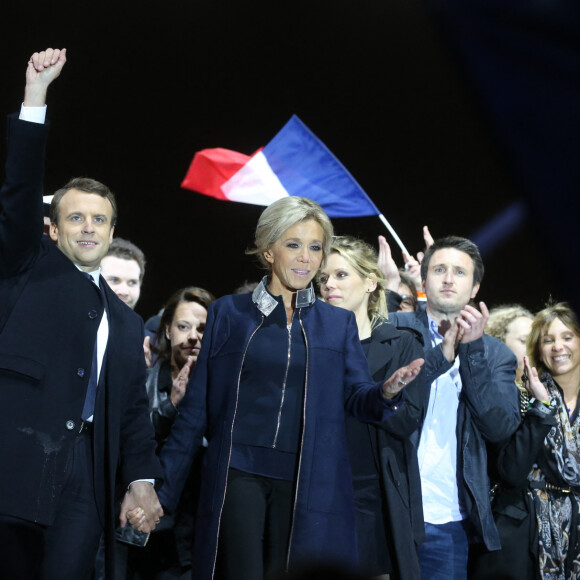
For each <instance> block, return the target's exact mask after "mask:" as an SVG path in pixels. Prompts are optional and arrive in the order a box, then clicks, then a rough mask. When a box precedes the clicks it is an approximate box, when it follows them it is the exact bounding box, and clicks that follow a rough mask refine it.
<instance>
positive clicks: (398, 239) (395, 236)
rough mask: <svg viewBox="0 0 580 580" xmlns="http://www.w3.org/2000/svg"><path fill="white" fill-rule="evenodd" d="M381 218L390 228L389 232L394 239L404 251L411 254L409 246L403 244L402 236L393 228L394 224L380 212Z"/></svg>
mask: <svg viewBox="0 0 580 580" xmlns="http://www.w3.org/2000/svg"><path fill="white" fill-rule="evenodd" d="M379 219H380V220H381V221H382V222H383V223H384V224H385V226H386V227H387V229H388V230H389V233H390V234H391V236H393V239H394V240H395V242H397V244H398V245H399V248H401V250H402V252H403V253H404V254H407V255H408V256H410V255H411V254H409V251H408V250H407V248H405V244H403V242H402V241H401V238H400V237H399V236H398V235H397V232H396V231H395V230H394V229H393V226H392V225H391V224H390V223H389V222H388V221H387V218H386V217H385V216H384V215H383V214H382V213H380V214H379Z"/></svg>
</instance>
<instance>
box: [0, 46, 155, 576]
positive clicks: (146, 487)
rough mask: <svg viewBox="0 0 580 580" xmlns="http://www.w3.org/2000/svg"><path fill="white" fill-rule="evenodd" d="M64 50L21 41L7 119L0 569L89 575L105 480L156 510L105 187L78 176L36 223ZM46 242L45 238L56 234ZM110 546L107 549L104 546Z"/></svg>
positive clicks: (136, 323) (150, 524) (1, 247)
mask: <svg viewBox="0 0 580 580" xmlns="http://www.w3.org/2000/svg"><path fill="white" fill-rule="evenodd" d="M65 61H66V51H65V49H63V50H58V49H55V50H53V49H47V50H46V51H44V52H41V53H35V54H33V55H32V57H31V58H30V60H29V62H28V67H27V71H26V89H25V95H24V103H23V107H22V110H21V114H20V119H18V118H16V117H15V116H13V117H9V120H8V155H7V159H6V180H5V182H4V184H3V185H2V188H1V189H0V207H1V208H2V209H1V211H0V441H1V444H0V464H1V465H3V466H4V472H3V475H2V477H1V478H0V546H1V549H0V577H2V578H37V577H40V576H42V578H43V579H44V580H56V579H62V578H79V579H82V578H87V577H90V574H91V572H92V567H93V563H94V560H95V553H96V550H97V546H98V543H99V538H100V536H101V534H102V532H103V529H105V531H106V533H108V538H109V545H110V546H112V531H113V526H114V519H115V518H114V485H115V477H116V475H118V477H119V479H120V481H122V482H123V483H124V486H125V489H127V491H126V493H125V495H124V499H123V503H122V505H121V518H120V519H121V524H122V525H124V524H125V523H126V521H127V520H128V519H129V520H130V522H131V524H132V525H134V527H136V528H138V529H140V530H142V531H145V532H148V531H150V530H152V529H153V528H154V527H155V525H156V522H158V521H159V518H160V517H161V516H162V514H163V512H162V509H161V506H160V504H159V502H158V500H157V495H156V493H155V490H154V486H153V485H152V484H154V483H155V480H156V479H158V478H160V476H161V471H160V467H159V464H158V461H157V459H156V457H155V440H154V436H153V430H152V427H151V422H150V420H149V413H148V404H147V395H146V391H145V365H144V360H143V351H142V344H143V323H142V321H141V320H140V318H139V317H138V316H137V315H136V314H134V313H132V312H131V311H130V310H128V309H127V308H125V307H124V306H123V305H122V304H121V302H120V301H119V300H118V299H117V297H116V296H115V294H114V293H113V292H112V291H111V289H110V288H109V287H108V286H107V284H106V282H105V281H104V279H103V278H102V276H100V275H99V264H100V262H101V259H102V258H103V256H104V255H105V254H106V253H107V250H108V248H109V244H110V243H111V240H112V239H113V231H114V225H115V220H116V205H115V200H114V197H113V195H112V193H111V192H110V191H109V189H108V188H107V187H105V186H104V185H102V184H100V183H99V182H96V181H94V180H87V179H84V178H83V179H81V180H75V181H73V182H70V183H69V184H67V186H65V187H64V188H63V189H62V190H59V192H57V195H55V198H53V202H52V214H51V215H52V220H51V224H50V228H49V236H50V238H51V240H52V241H50V240H48V239H47V237H46V236H43V235H42V230H43V225H42V224H43V203H42V180H43V173H44V150H45V145H46V139H47V132H48V131H47V126H46V125H45V124H44V115H45V100H46V92H47V89H48V86H49V85H50V84H51V83H52V81H54V80H55V79H56V78H57V77H58V76H59V74H60V72H61V70H62V68H63V66H64V64H65ZM53 242H54V243H53ZM109 553H111V552H109Z"/></svg>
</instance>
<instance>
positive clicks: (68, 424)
mask: <svg viewBox="0 0 580 580" xmlns="http://www.w3.org/2000/svg"><path fill="white" fill-rule="evenodd" d="M66 428H67V429H68V430H69V431H72V430H73V429H74V428H75V422H74V421H71V420H70V419H69V420H68V421H67V422H66Z"/></svg>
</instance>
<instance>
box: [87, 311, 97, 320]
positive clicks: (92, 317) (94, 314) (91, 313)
mask: <svg viewBox="0 0 580 580" xmlns="http://www.w3.org/2000/svg"><path fill="white" fill-rule="evenodd" d="M98 315H99V313H98V312H97V311H96V310H89V318H90V319H91V320H94V319H95V318H96V317H97V316H98Z"/></svg>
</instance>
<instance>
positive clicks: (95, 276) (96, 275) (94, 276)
mask: <svg viewBox="0 0 580 580" xmlns="http://www.w3.org/2000/svg"><path fill="white" fill-rule="evenodd" d="M75 266H76V267H77V269H78V270H79V272H83V273H84V274H88V275H89V276H90V277H91V278H92V279H93V282H94V283H95V284H96V285H97V286H99V287H100V284H99V278H100V276H101V269H100V268H97V269H96V270H93V271H92V272H85V271H84V270H81V269H80V268H79V267H78V266H77V265H76V264H75Z"/></svg>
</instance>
